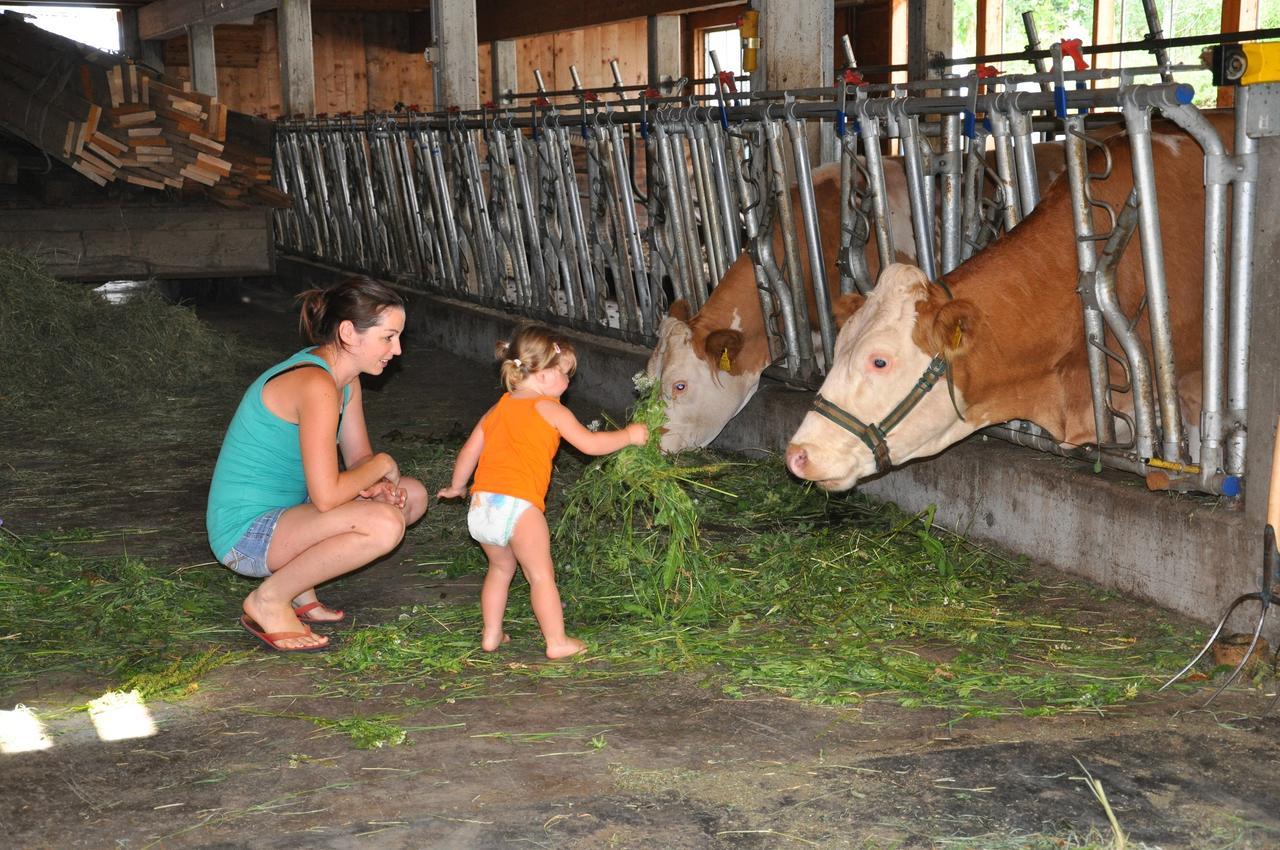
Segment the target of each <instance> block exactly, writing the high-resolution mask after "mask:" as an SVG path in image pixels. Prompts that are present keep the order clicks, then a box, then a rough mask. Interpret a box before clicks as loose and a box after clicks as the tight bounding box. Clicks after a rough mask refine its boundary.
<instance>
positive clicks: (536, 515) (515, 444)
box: [438, 325, 649, 658]
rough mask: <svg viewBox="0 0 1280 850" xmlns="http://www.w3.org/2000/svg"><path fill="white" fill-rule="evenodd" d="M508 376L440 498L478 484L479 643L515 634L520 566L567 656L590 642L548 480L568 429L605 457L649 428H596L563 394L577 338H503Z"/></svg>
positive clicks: (471, 522)
mask: <svg viewBox="0 0 1280 850" xmlns="http://www.w3.org/2000/svg"><path fill="white" fill-rule="evenodd" d="M497 353H498V358H499V359H500V360H501V361H502V383H503V385H504V386H505V387H506V389H507V392H506V393H504V394H503V396H502V397H501V398H500V399H498V403H497V404H495V405H494V406H493V407H491V408H490V409H489V412H488V413H486V414H485V415H484V416H483V417H482V418H481V419H480V422H479V424H477V425H476V427H475V430H473V431H472V432H471V436H470V437H469V438H468V439H467V442H466V443H465V444H464V445H463V446H462V450H461V451H459V452H458V459H457V461H456V463H455V464H454V468H453V480H452V481H451V483H450V484H449V486H448V487H446V488H444V489H443V490H441V491H440V492H439V494H438V497H439V498H441V499H454V498H461V497H463V496H465V495H466V494H467V482H468V481H469V480H471V477H472V473H473V472H474V473H475V480H474V482H472V493H471V509H470V511H469V512H468V513H467V528H468V529H469V530H470V532H471V536H472V537H474V538H475V539H476V540H477V541H478V542H479V543H480V546H481V548H483V549H484V553H485V556H486V557H488V559H489V571H488V573H487V574H486V575H485V579H484V587H483V588H482V589H481V591H480V613H481V616H482V617H483V620H484V630H483V633H482V635H481V640H480V646H481V647H482V648H483V649H484V650H485V651H486V652H493V651H494V650H496V649H497V648H498V647H499V646H501V645H502V644H504V643H506V642H507V641H508V640H509V638H508V637H507V635H506V634H505V633H504V632H503V629H502V616H503V612H504V611H505V610H506V607H507V590H508V588H509V587H510V585H511V579H512V578H513V577H514V576H515V570H516V564H517V563H518V564H519V565H520V568H521V570H523V572H524V577H525V579H527V580H528V582H529V597H530V601H531V602H532V605H533V613H534V615H535V616H536V617H537V618H538V626H539V627H540V628H541V629H542V636H543V638H545V639H546V642H547V657H548V658H564V657H565V656H569V655H574V654H576V653H579V652H582V651H583V650H584V649H586V644H584V643H583V642H582V641H580V640H578V639H577V638H572V637H569V636H568V635H566V634H565V631H564V611H563V609H562V607H561V605H560V593H559V591H558V590H556V583H555V572H554V567H553V565H552V561H551V533H550V531H549V529H548V527H547V519H546V516H545V515H544V513H543V512H544V511H545V510H546V495H547V486H548V485H549V484H550V482H551V460H552V458H553V457H554V456H555V453H556V449H558V448H559V446H560V438H561V437H564V438H565V439H566V440H568V441H569V443H570V444H571V445H572V446H574V447H575V448H577V449H579V450H580V451H582V452H585V453H586V454H589V455H605V454H609V453H611V452H615V451H617V450H618V449H621V448H624V447H626V446H640V445H644V443H645V442H646V441H647V440H648V439H649V429H648V428H646V427H645V426H644V425H641V424H639V423H635V424H632V425H628V426H627V427H625V428H623V429H621V430H619V431H589V430H587V428H586V427H584V426H583V425H582V424H581V423H580V422H578V420H577V417H575V416H574V415H573V414H572V413H571V412H570V411H569V409H568V408H567V407H565V406H564V405H562V404H561V403H560V396H561V395H562V394H563V393H564V391H565V390H566V389H567V388H568V386H569V379H570V378H571V377H572V376H573V373H574V370H575V369H576V368H577V357H576V356H575V355H574V353H573V346H572V345H571V344H570V343H569V341H568V340H567V339H566V338H565V337H563V336H561V335H560V334H558V333H556V332H555V331H554V330H552V329H550V328H547V327H542V326H538V325H532V326H526V327H523V328H521V329H519V330H517V331H516V332H515V334H514V335H513V336H512V337H511V340H510V342H500V343H498V349H497Z"/></svg>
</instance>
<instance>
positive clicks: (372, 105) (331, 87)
mask: <svg viewBox="0 0 1280 850" xmlns="http://www.w3.org/2000/svg"><path fill="white" fill-rule="evenodd" d="M312 25H313V27H314V32H313V35H312V38H313V50H314V52H315V66H316V112H317V113H328V114H330V115H333V114H337V113H341V112H355V113H362V112H364V111H366V110H374V111H384V110H390V109H393V108H394V107H395V105H396V104H397V103H404V104H405V105H410V104H417V105H418V106H419V107H420V108H421V109H424V110H426V109H430V108H431V107H432V105H433V102H434V96H433V94H432V91H433V82H432V73H431V66H430V65H428V64H427V63H426V61H425V60H424V59H423V56H422V50H423V48H424V47H425V46H426V45H427V40H428V38H429V37H430V31H431V25H430V20H429V17H428V15H427V14H426V13H407V12H395V13H393V12H376V13H363V14H354V13H339V12H319V11H317V12H313V13H312ZM214 54H215V61H216V64H217V68H218V99H219V100H221V101H223V102H224V103H226V104H227V105H228V106H229V107H230V108H231V109H234V110H236V111H238V112H247V113H250V114H254V115H265V116H266V117H269V118H277V117H279V116H280V114H281V109H282V107H281V95H280V50H279V44H278V41H277V29H276V14H275V12H264V13H263V14H261V15H258V16H257V17H256V18H255V19H254V21H253V23H252V24H248V25H243V24H237V25H225V26H218V27H215V28H214ZM164 62H165V68H166V71H167V72H168V73H171V74H174V75H176V76H178V77H180V78H182V79H190V78H191V68H190V59H189V51H188V49H187V38H186V36H180V37H178V38H173V39H170V40H169V41H168V42H166V44H165V52H164Z"/></svg>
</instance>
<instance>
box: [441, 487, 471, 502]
mask: <svg viewBox="0 0 1280 850" xmlns="http://www.w3.org/2000/svg"><path fill="white" fill-rule="evenodd" d="M466 497H467V488H466V486H465V485H464V486H462V487H454V486H453V485H452V484H450V485H449V486H448V487H445V488H444V489H443V490H441V491H440V492H439V493H436V498H437V499H465V498H466Z"/></svg>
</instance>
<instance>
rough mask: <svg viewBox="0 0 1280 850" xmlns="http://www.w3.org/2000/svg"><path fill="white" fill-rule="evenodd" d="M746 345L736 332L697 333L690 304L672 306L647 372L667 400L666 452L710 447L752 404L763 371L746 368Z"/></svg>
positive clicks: (729, 329)
mask: <svg viewBox="0 0 1280 850" xmlns="http://www.w3.org/2000/svg"><path fill="white" fill-rule="evenodd" d="M699 337H700V339H699ZM695 340H697V341H696V342H695ZM743 345H744V338H743V334H742V333H741V332H740V331H739V330H737V329H735V328H720V329H716V330H712V331H710V332H708V333H706V334H705V335H702V334H700V333H695V331H694V328H693V326H692V325H690V323H689V307H688V304H687V303H685V302H684V301H683V300H680V301H677V302H675V303H674V304H672V305H671V311H670V313H669V314H668V315H667V316H666V317H664V318H663V320H662V324H661V325H660V326H659V328H658V345H657V347H656V348H655V349H654V350H653V354H652V355H650V357H649V365H648V368H647V371H648V373H649V376H650V377H652V378H654V379H655V380H656V381H658V382H659V383H660V385H661V388H662V397H663V399H664V400H665V401H666V406H667V424H666V430H665V432H664V433H663V435H662V441H661V445H662V450H663V451H664V452H675V451H680V450H682V449H690V448H699V447H702V446H706V445H708V444H710V442H711V441H712V440H714V439H715V438H716V435H718V434H719V433H720V432H721V431H722V430H724V426H725V425H726V424H728V422H729V420H730V419H732V418H733V417H734V416H735V415H737V413H738V411H740V410H742V408H743V407H744V406H745V405H746V403H747V402H748V401H750V400H751V396H752V395H754V394H755V391H756V387H757V386H759V384H760V371H759V370H755V369H749V370H744V369H743V368H742V365H741V363H740V362H739V354H740V353H741V351H742V348H743Z"/></svg>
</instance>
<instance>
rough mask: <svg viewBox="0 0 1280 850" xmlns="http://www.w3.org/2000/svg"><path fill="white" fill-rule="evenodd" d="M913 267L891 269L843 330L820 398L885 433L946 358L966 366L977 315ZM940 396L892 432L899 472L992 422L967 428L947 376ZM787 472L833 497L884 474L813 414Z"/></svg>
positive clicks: (853, 440)
mask: <svg viewBox="0 0 1280 850" xmlns="http://www.w3.org/2000/svg"><path fill="white" fill-rule="evenodd" d="M934 289H935V290H937V292H936V293H934V297H931V293H930V284H929V281H928V279H927V278H925V276H924V273H923V272H921V271H920V270H919V269H918V268H916V267H915V266H907V265H902V264H895V265H891V266H889V267H888V268H887V269H885V271H884V273H883V274H882V275H881V276H880V280H879V282H878V283H877V284H876V288H875V289H874V290H873V291H872V293H871V294H870V295H869V296H867V299H866V302H865V304H863V305H862V307H861V308H860V309H859V310H857V311H856V312H855V313H854V314H853V316H852V318H850V319H849V320H848V321H847V322H846V323H845V324H844V326H843V327H842V328H841V330H840V334H839V336H838V337H837V339H836V353H835V358H834V362H833V364H832V366H831V369H830V371H829V372H828V374H827V378H826V380H825V381H823V383H822V388H821V389H820V390H819V395H820V396H821V397H822V398H824V399H826V400H827V401H828V402H830V403H831V404H832V405H835V406H836V407H838V408H839V409H840V410H842V411H844V412H845V413H846V414H848V415H849V416H850V417H852V418H853V419H854V420H857V421H860V422H861V423H863V424H865V425H868V426H870V425H872V424H873V423H874V424H876V425H880V424H882V423H884V420H885V419H886V417H887V416H888V415H889V414H890V413H891V412H893V411H894V410H895V408H897V407H898V405H899V404H900V403H901V402H902V401H903V400H904V399H906V398H908V397H909V396H910V395H911V393H912V389H913V388H914V387H915V386H916V384H917V383H918V382H919V381H920V380H921V378H922V376H925V375H926V374H927V372H928V371H929V369H930V366H931V364H932V363H933V361H934V357H935V355H938V354H941V355H943V357H944V358H945V360H946V362H947V363H949V364H950V368H951V369H952V370H953V377H954V370H955V369H956V368H957V367H958V366H962V364H963V358H964V354H965V352H966V351H967V350H968V349H969V347H970V345H971V344H972V342H973V330H974V325H975V324H976V317H975V310H974V307H973V305H972V304H971V303H970V302H968V301H963V300H951V299H950V298H949V296H948V295H946V294H943V293H942V291H941V288H939V287H934ZM937 383H938V386H937V388H936V389H934V390H932V391H929V392H926V393H925V394H924V395H923V396H922V397H921V398H920V399H919V401H918V402H916V403H915V405H914V406H913V407H912V408H911V409H910V411H909V412H908V413H906V415H905V417H904V418H902V419H901V420H899V421H898V422H897V423H896V424H895V425H893V426H892V427H891V428H890V429H889V430H888V435H887V439H886V441H885V442H886V443H887V446H888V452H889V458H890V459H891V461H892V462H893V463H895V464H898V463H902V462H903V461H905V460H910V459H911V458H916V457H927V456H928V455H932V454H936V453H938V452H940V451H942V450H943V449H944V448H946V447H947V446H949V445H951V444H952V443H954V442H955V441H956V440H959V439H960V438H961V437H964V436H965V435H967V434H969V433H972V432H973V431H974V430H975V429H976V428H977V427H979V426H980V425H982V424H987V423H974V422H966V421H963V420H961V418H960V415H959V413H958V412H957V410H959V411H963V410H964V409H965V400H964V398H963V395H962V393H961V391H960V387H959V386H956V387H955V388H954V389H955V403H954V404H953V403H952V398H951V393H950V392H949V387H948V386H947V377H946V376H945V375H941V376H940V377H939V379H938V380H937ZM787 466H788V467H789V468H790V469H791V471H792V472H793V473H794V474H795V475H797V476H798V477H800V478H804V479H807V480H810V481H814V482H816V483H817V484H818V485H819V486H820V487H822V488H824V489H827V490H847V489H849V488H850V487H852V486H853V485H855V484H857V483H858V481H859V480H861V479H862V478H865V477H866V476H868V475H871V474H873V473H875V472H876V471H877V466H876V459H875V456H874V455H873V453H872V450H871V449H870V448H869V447H868V445H866V444H865V443H864V441H863V440H862V439H860V438H859V437H858V436H856V435H855V434H854V433H852V432H851V431H849V430H846V429H845V428H843V427H841V426H839V425H837V424H836V423H835V422H833V421H832V420H831V419H829V418H827V417H826V416H823V415H821V414H819V413H817V412H814V411H811V412H809V413H808V414H806V415H805V418H804V421H803V422H801V423H800V427H799V429H797V431H796V433H795V434H794V435H793V436H792V437H791V443H790V445H788V446H787Z"/></svg>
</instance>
